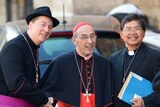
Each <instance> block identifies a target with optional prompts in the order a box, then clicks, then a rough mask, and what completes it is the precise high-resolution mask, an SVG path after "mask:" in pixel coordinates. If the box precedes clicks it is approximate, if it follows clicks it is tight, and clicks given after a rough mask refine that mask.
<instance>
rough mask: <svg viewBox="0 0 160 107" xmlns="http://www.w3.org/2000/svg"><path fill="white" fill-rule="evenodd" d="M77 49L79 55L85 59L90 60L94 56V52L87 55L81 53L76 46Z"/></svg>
mask: <svg viewBox="0 0 160 107" xmlns="http://www.w3.org/2000/svg"><path fill="white" fill-rule="evenodd" d="M76 51H77V53H78V55H80V56H81V57H83V58H84V60H89V59H90V58H91V57H92V55H93V54H90V55H86V56H84V55H81V54H80V52H79V51H78V49H77V48H76Z"/></svg>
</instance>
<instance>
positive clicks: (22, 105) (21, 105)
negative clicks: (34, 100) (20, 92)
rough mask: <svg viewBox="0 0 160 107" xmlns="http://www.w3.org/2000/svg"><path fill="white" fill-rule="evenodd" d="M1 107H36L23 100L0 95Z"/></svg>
mask: <svg viewBox="0 0 160 107" xmlns="http://www.w3.org/2000/svg"><path fill="white" fill-rule="evenodd" d="M0 107H35V106H34V105H33V104H31V103H29V102H27V101H25V100H23V99H19V98H14V97H9V96H5V95H0Z"/></svg>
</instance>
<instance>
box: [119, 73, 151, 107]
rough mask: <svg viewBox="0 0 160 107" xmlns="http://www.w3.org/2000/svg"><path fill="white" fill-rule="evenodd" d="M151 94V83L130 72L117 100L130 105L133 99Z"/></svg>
mask: <svg viewBox="0 0 160 107" xmlns="http://www.w3.org/2000/svg"><path fill="white" fill-rule="evenodd" d="M152 92H153V90H152V83H151V82H150V81H148V80H147V79H145V78H143V77H141V76H139V75H137V74H135V73H133V72H130V73H129V75H128V77H127V79H126V81H125V82H124V84H123V86H122V88H121V91H120V93H119V95H118V98H119V99H121V100H123V101H124V102H126V103H128V104H130V105H132V103H131V102H130V100H132V99H133V98H137V97H145V96H147V95H149V94H151V93H152Z"/></svg>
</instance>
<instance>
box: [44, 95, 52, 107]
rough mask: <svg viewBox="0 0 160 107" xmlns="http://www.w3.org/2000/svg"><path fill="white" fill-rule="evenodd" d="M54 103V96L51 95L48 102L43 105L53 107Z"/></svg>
mask: <svg viewBox="0 0 160 107" xmlns="http://www.w3.org/2000/svg"><path fill="white" fill-rule="evenodd" d="M52 104H53V98H52V97H49V98H48V102H47V104H45V105H43V107H53V106H52Z"/></svg>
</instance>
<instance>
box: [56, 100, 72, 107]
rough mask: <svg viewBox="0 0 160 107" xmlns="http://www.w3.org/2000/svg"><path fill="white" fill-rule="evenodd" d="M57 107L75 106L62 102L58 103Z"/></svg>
mask: <svg viewBox="0 0 160 107" xmlns="http://www.w3.org/2000/svg"><path fill="white" fill-rule="evenodd" d="M57 107H73V106H70V105H68V104H65V103H63V102H61V101H58V103H57Z"/></svg>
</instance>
